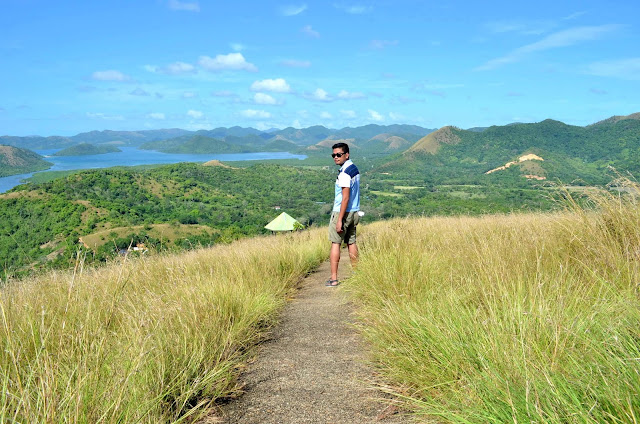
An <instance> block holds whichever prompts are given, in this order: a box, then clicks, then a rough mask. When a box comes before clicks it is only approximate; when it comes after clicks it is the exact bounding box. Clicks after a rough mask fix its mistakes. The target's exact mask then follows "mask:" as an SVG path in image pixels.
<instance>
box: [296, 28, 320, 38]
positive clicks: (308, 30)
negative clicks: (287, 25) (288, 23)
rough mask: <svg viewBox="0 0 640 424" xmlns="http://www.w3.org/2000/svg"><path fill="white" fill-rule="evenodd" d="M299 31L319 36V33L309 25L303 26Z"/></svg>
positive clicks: (315, 36)
mask: <svg viewBox="0 0 640 424" xmlns="http://www.w3.org/2000/svg"><path fill="white" fill-rule="evenodd" d="M300 31H302V33H303V34H306V35H307V36H309V37H311V38H320V33H319V32H318V31H315V30H314V29H313V28H311V25H306V26H304V27H303V28H302V29H301V30H300Z"/></svg>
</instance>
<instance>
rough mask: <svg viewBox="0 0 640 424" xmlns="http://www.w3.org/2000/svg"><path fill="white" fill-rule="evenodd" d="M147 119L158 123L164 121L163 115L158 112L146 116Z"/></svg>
mask: <svg viewBox="0 0 640 424" xmlns="http://www.w3.org/2000/svg"><path fill="white" fill-rule="evenodd" d="M147 118H151V119H157V120H159V121H162V120H164V119H166V117H165V115H164V113H160V112H154V113H150V114H148V115H147Z"/></svg>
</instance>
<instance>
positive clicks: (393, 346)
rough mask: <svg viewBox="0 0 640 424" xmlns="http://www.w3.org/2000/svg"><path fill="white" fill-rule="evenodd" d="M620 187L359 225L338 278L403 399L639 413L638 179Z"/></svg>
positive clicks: (510, 416) (496, 408)
mask: <svg viewBox="0 0 640 424" xmlns="http://www.w3.org/2000/svg"><path fill="white" fill-rule="evenodd" d="M625 188H626V190H627V191H630V192H632V193H634V195H633V196H624V197H618V196H615V195H609V194H607V193H606V192H602V191H599V192H597V194H592V196H591V200H592V203H593V204H595V206H596V207H595V210H592V211H588V210H582V209H580V208H579V207H577V205H576V204H575V203H572V202H569V203H568V206H569V208H570V210H567V211H565V212H563V213H554V214H515V215H495V216H485V217H482V218H470V217H460V218H438V219H403V220H393V221H388V222H385V223H384V224H382V223H381V224H374V225H370V226H367V227H366V234H364V235H363V237H362V239H363V243H362V244H361V253H362V255H361V261H360V264H359V267H358V270H357V272H356V274H355V276H354V278H352V279H351V280H349V281H348V282H347V284H346V285H345V288H346V289H347V290H348V291H349V292H350V293H351V294H352V296H353V297H354V298H355V299H356V300H357V304H358V306H359V311H360V315H361V317H362V320H363V326H362V331H363V333H364V334H365V335H366V337H367V339H368V340H369V342H370V343H371V345H372V346H373V347H374V352H375V362H376V363H377V364H378V366H379V368H380V370H381V372H382V373H383V374H384V375H385V376H386V378H387V379H388V381H389V384H390V385H389V390H390V391H391V392H393V393H395V394H397V396H398V398H397V399H398V400H399V402H401V403H402V404H403V405H404V406H406V407H408V408H409V409H411V410H412V411H414V412H415V413H416V414H418V415H421V416H422V418H423V419H424V420H426V421H428V422H446V423H505V422H523V423H524V422H526V423H529V422H539V423H542V422H544V423H567V422H583V423H603V422H612V423H623V422H636V421H637V418H638V416H639V415H640V396H639V393H640V374H639V373H638V369H639V368H638V358H640V330H639V329H640V301H639V298H638V281H639V280H640V257H639V256H638V246H640V204H639V203H638V198H637V197H636V194H637V193H638V192H640V186H638V185H636V184H630V185H626V187H625ZM565 195H566V194H565ZM407 234H410V235H411V236H410V237H407Z"/></svg>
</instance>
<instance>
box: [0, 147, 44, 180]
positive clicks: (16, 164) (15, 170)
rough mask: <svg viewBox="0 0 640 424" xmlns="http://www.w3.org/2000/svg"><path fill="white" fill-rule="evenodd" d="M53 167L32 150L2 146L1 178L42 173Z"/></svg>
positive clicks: (0, 150)
mask: <svg viewBox="0 0 640 424" xmlns="http://www.w3.org/2000/svg"><path fill="white" fill-rule="evenodd" d="M51 165H53V164H52V163H51V162H47V161H45V160H44V158H43V157H42V156H40V155H39V154H37V153H35V152H32V151H31V150H27V149H21V148H19V147H12V146H4V145H0V177H7V176H9V175H17V174H27V173H29V172H35V171H42V170H43V169H47V168H49V167H51Z"/></svg>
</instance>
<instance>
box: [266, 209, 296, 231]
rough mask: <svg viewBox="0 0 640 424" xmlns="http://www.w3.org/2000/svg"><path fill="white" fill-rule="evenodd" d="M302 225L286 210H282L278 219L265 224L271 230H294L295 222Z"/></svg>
mask: <svg viewBox="0 0 640 424" xmlns="http://www.w3.org/2000/svg"><path fill="white" fill-rule="evenodd" d="M296 223H297V224H298V225H301V224H300V223H299V222H298V221H296V220H295V219H293V218H292V217H291V216H290V215H289V214H287V213H286V212H282V213H281V214H280V215H278V217H277V218H276V219H274V220H273V221H271V222H270V223H268V224H267V225H265V226H264V228H266V229H267V230H271V231H293V230H294V229H295V228H294V225H295V224H296Z"/></svg>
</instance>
